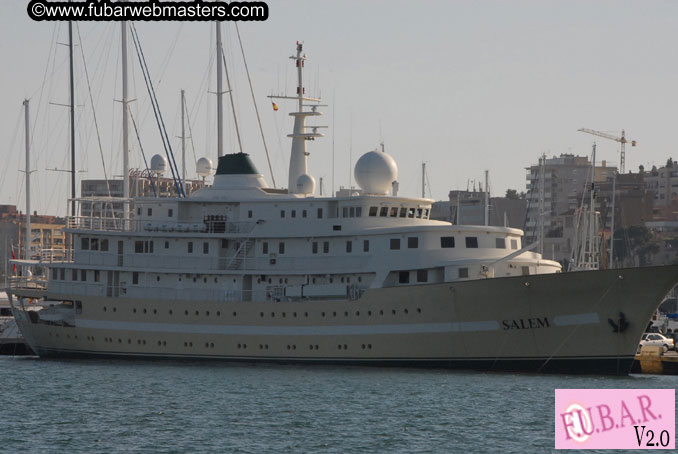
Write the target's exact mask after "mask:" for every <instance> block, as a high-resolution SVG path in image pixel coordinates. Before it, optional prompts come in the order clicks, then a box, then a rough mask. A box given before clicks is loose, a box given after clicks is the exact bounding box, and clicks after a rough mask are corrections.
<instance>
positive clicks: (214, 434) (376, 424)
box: [0, 357, 678, 453]
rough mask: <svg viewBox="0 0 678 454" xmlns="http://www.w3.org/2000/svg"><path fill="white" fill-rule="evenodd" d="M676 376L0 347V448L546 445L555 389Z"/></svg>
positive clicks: (665, 381) (660, 384) (343, 449)
mask: <svg viewBox="0 0 678 454" xmlns="http://www.w3.org/2000/svg"><path fill="white" fill-rule="evenodd" d="M676 383H678V377H670V376H631V377H627V378H610V377H578V376H539V375H525V374H499V373H492V374H486V373H473V372H455V371H426V370H407V369H370V368H338V367H298V366H262V365H256V366H253V365H230V364H226V363H192V362H185V363H172V362H139V361H129V362H126V361H56V360H39V359H34V358H25V357H16V358H12V357H0V387H1V389H2V393H1V395H0V411H1V413H0V414H1V416H2V418H1V419H0V420H1V421H2V427H0V452H3V453H4V452H7V453H95V452H96V453H99V452H101V453H117V452H122V453H125V452H130V453H132V452H133V453H203V452H204V453H211V452H214V453H231V452H236V453H285V452H290V453H307V452H308V453H316V452H318V453H363V452H380V453H401V452H402V453H414V452H417V453H456V452H460V453H466V452H481V453H484V452H502V453H524V452H551V451H554V449H553V446H554V441H553V434H554V417H553V415H554V409H553V404H554V389H555V388H673V387H675V386H676ZM586 452H593V451H586ZM604 452H610V451H604Z"/></svg>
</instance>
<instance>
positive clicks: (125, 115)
mask: <svg viewBox="0 0 678 454" xmlns="http://www.w3.org/2000/svg"><path fill="white" fill-rule="evenodd" d="M120 25H121V31H122V33H121V34H122V167H123V169H122V178H123V180H122V197H123V198H124V199H125V200H124V203H123V211H124V213H123V217H124V219H125V220H128V219H129V137H128V136H129V133H128V131H129V110H128V105H129V96H128V94H127V21H122V22H121V23H120Z"/></svg>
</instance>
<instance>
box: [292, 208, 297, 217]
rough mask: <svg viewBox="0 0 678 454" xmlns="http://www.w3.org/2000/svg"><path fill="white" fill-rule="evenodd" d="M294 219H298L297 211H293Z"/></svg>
mask: <svg viewBox="0 0 678 454" xmlns="http://www.w3.org/2000/svg"><path fill="white" fill-rule="evenodd" d="M292 217H293V218H296V217H297V210H292Z"/></svg>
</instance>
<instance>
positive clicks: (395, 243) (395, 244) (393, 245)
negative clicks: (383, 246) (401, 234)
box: [391, 238, 400, 249]
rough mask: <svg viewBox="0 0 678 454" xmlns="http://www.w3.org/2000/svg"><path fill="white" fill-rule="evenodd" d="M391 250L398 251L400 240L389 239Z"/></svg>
mask: <svg viewBox="0 0 678 454" xmlns="http://www.w3.org/2000/svg"><path fill="white" fill-rule="evenodd" d="M391 249H400V238H391Z"/></svg>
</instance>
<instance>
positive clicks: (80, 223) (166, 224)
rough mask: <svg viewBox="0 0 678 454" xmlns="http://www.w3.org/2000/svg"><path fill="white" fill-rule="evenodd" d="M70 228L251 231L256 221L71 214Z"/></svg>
mask: <svg viewBox="0 0 678 454" xmlns="http://www.w3.org/2000/svg"><path fill="white" fill-rule="evenodd" d="M67 225H68V228H71V229H81V230H95V231H104V232H107V231H112V232H180V233H232V234H241V233H250V232H251V231H252V230H253V229H254V226H255V225H256V222H253V221H242V222H231V221H219V222H215V221H199V222H178V221H174V222H172V221H166V220H163V221H154V220H142V219H122V218H118V217H104V216H94V215H93V216H69V217H68V224H67Z"/></svg>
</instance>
